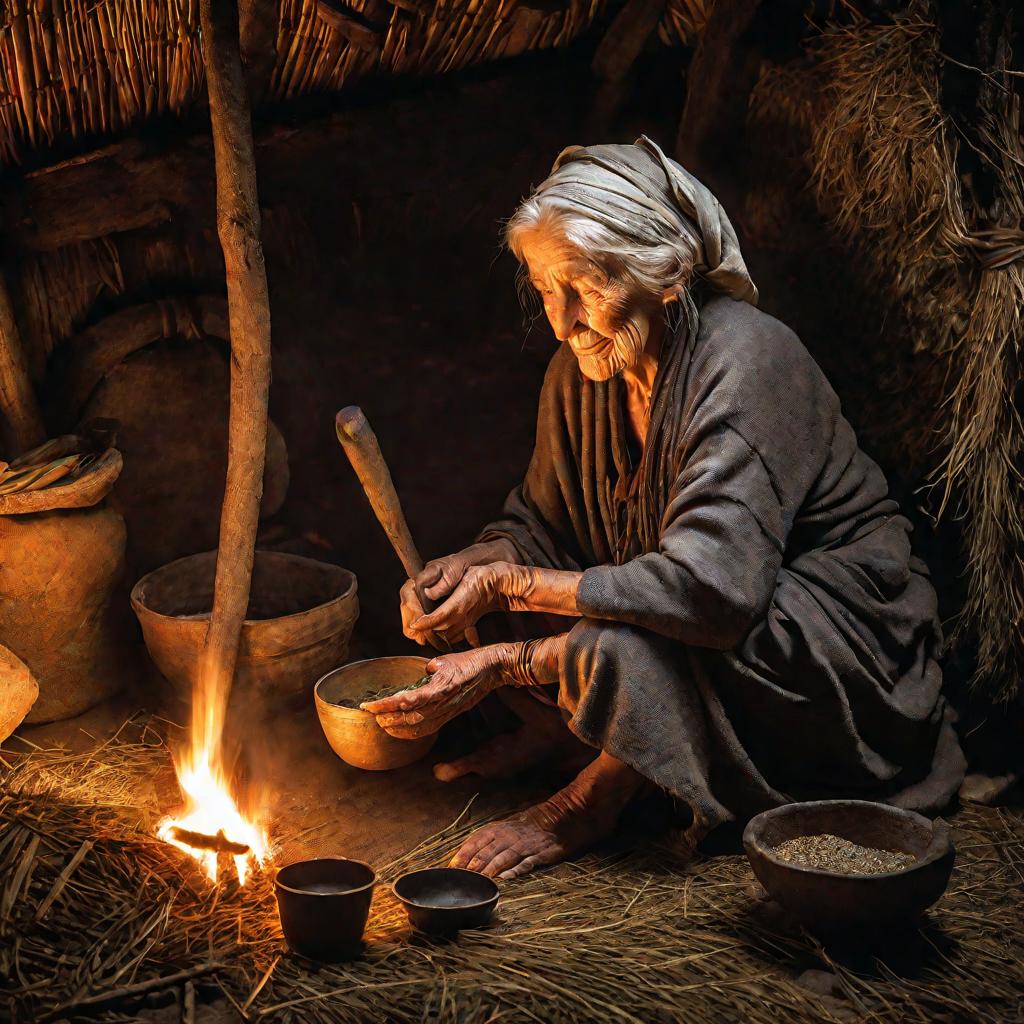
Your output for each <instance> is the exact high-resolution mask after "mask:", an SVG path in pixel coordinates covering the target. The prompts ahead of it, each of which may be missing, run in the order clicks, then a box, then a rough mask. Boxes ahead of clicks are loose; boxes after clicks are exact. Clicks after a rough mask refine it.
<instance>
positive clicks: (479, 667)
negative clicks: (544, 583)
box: [359, 644, 516, 740]
mask: <svg viewBox="0 0 1024 1024" xmlns="http://www.w3.org/2000/svg"><path fill="white" fill-rule="evenodd" d="M515 652H516V645H515V644H494V645H492V646H490V647H478V648H476V649H474V650H471V651H465V652H462V653H458V654H445V655H441V656H440V657H437V658H434V659H433V660H432V661H430V662H428V663H427V672H429V673H430V676H431V679H430V682H429V683H426V684H425V685H423V686H421V687H419V688H417V689H415V690H402V691H401V692H400V693H396V694H394V695H392V696H391V697H385V698H383V699H382V700H374V701H367V702H366V703H365V704H360V705H359V706H360V707H361V708H362V709H363V710H364V711H369V712H370V713H371V714H373V715H376V716H377V724H378V725H379V726H380V727H381V728H382V729H383V730H384V731H385V732H387V733H389V734H390V735H391V736H395V737H397V738H398V739H403V740H414V739H419V738H420V737H422V736H429V735H431V734H432V733H435V732H437V730H438V729H440V728H441V726H442V725H444V724H445V722H448V721H450V720H451V719H453V718H454V717H455V716H456V715H460V714H462V712H463V711H468V710H469V709H470V708H471V707H473V706H475V705H476V704H479V703H480V701H482V700H483V699H484V697H486V696H487V694H489V693H490V692H491V691H492V690H494V689H496V688H497V687H499V686H502V685H503V684H504V683H505V682H506V681H507V680H506V677H505V672H506V670H509V669H510V667H511V665H512V664H513V661H514V659H515Z"/></svg>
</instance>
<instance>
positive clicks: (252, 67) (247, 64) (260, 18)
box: [238, 0, 281, 106]
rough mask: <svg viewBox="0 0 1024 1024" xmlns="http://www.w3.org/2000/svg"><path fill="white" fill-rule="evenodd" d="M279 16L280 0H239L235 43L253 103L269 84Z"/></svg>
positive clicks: (261, 96)
mask: <svg viewBox="0 0 1024 1024" xmlns="http://www.w3.org/2000/svg"><path fill="white" fill-rule="evenodd" d="M280 19H281V4H280V0H238V44H239V48H240V49H241V51H242V67H243V68H244V70H245V81H246V84H247V85H248V87H249V96H250V98H251V101H252V105H253V106H256V105H257V104H258V103H259V102H260V100H262V99H263V97H264V96H265V95H266V93H267V90H268V89H269V87H270V76H271V74H272V73H273V71H274V65H275V64H276V63H277V28H278V23H279V21H280Z"/></svg>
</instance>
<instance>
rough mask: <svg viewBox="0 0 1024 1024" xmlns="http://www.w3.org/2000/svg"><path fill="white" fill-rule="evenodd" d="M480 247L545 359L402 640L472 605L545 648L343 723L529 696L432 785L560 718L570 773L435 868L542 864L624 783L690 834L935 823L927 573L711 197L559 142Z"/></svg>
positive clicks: (943, 728) (408, 721) (503, 658)
mask: <svg viewBox="0 0 1024 1024" xmlns="http://www.w3.org/2000/svg"><path fill="white" fill-rule="evenodd" d="M507 240H508V244H509V246H510V248H511V249H512V251H513V253H514V254H515V255H516V257H517V258H518V259H519V261H520V263H521V264H522V266H523V269H524V273H526V274H528V277H529V281H530V283H531V285H532V287H533V288H535V289H536V290H537V292H538V293H539V295H540V297H541V299H542V300H543V304H544V309H545V311H546V313H547V317H548V320H549V321H550V323H551V327H552V329H553V331H554V334H555V336H556V337H557V338H558V340H559V341H560V342H562V344H561V345H560V346H559V349H558V351H557V352H556V353H555V355H554V357H553V358H552V360H551V364H550V366H549V368H548V371H547V374H546V376H545V379H544V386H543V389H542V391H541V398H540V412H539V416H538V423H537V439H536V447H535V450H534V454H533V458H532V460H531V462H530V466H529V469H528V470H527V473H526V478H525V480H524V481H523V483H522V485H521V486H520V487H517V488H516V489H515V490H514V491H513V492H512V494H511V495H510V497H509V499H508V502H507V503H506V506H505V510H504V515H503V517H502V518H501V519H500V520H498V521H497V522H494V523H492V524H491V525H490V526H488V527H487V528H486V529H485V530H484V531H483V533H482V534H481V535H480V537H479V539H478V542H477V543H475V544H473V545H472V546H471V547H469V548H467V549H466V550H464V551H461V552H459V553H457V554H454V555H451V556H450V557H448V558H443V559H439V560H436V561H434V562H432V563H430V564H429V565H428V566H427V567H426V568H425V569H424V571H423V574H422V575H421V576H420V577H419V578H418V579H417V580H411V581H409V582H408V583H407V584H406V586H405V588H404V589H403V592H402V605H403V618H404V620H405V630H406V633H407V634H408V635H409V636H411V637H414V638H415V639H417V640H419V641H420V642H421V643H426V642H428V641H431V640H433V639H435V634H437V633H441V634H443V635H444V636H445V637H446V638H447V639H448V640H449V641H454V640H457V639H459V638H460V637H462V636H464V635H465V636H468V637H469V639H470V640H472V641H474V642H475V641H476V630H475V624H476V623H477V621H478V620H479V619H480V618H481V616H484V615H485V614H487V613H489V612H494V611H498V610H504V611H512V612H527V613H530V612H532V613H549V615H556V616H562V617H570V620H569V622H568V624H569V625H571V628H569V629H568V631H567V632H561V633H559V634H558V635H553V636H546V637H542V638H539V639H532V640H528V641H525V642H506V643H498V644H494V645H489V646H482V647H481V646H477V647H475V648H474V649H472V650H470V651H468V652H466V653H457V654H448V655H443V656H439V657H436V658H434V660H433V661H432V662H431V663H430V664H429V666H428V670H429V671H430V672H432V673H433V677H432V680H431V682H430V683H429V684H428V685H426V686H424V687H422V688H421V689H419V690H416V691H408V692H406V693H404V694H399V695H396V696H394V697H391V698H388V699H385V700H381V701H377V702H375V703H371V704H367V705H364V707H366V708H367V709H368V710H370V711H372V712H373V713H375V714H376V715H377V716H378V721H379V722H380V724H381V725H382V726H383V727H384V728H385V729H387V730H388V731H389V732H391V733H392V734H393V735H395V736H405V737H413V736H417V735H421V734H425V733H428V732H432V731H434V730H436V729H437V728H439V727H440V725H441V724H443V723H444V722H446V721H448V720H449V719H450V718H452V717H453V716H455V715H457V714H459V713H461V712H462V711H465V710H466V709H467V708H469V707H472V706H473V705H474V704H476V703H477V702H478V701H480V700H481V699H482V698H483V697H484V696H485V695H486V694H488V693H489V692H491V691H492V690H495V689H496V688H499V687H500V688H503V690H504V691H510V690H511V688H514V687H522V688H529V690H528V691H526V690H520V691H519V693H518V694H516V693H514V692H512V693H511V694H510V695H511V696H518V697H519V698H520V699H519V700H518V702H516V703H515V706H516V707H518V708H519V709H520V717H521V718H522V719H523V723H524V724H523V727H522V729H521V730H520V732H519V733H517V734H515V735H514V736H512V737H511V738H510V737H499V738H498V739H497V740H495V741H494V742H493V743H492V744H491V746H490V747H489V748H485V749H483V750H481V751H479V752H477V753H476V754H473V755H470V756H469V757H468V758H463V759H462V760H461V761H456V762H453V763H452V764H448V765H439V766H438V767H437V769H435V771H436V774H437V775H438V777H439V778H442V779H448V778H454V777H457V776H459V775H461V774H464V773H466V772H469V771H475V772H478V773H480V774H483V775H498V774H501V773H502V771H505V770H511V769H514V768H516V767H520V766H522V765H523V764H525V763H527V762H529V761H530V760H539V759H541V758H543V757H545V756H549V755H551V754H552V753H553V752H555V751H556V750H560V749H564V745H563V744H562V743H561V738H560V736H559V732H560V731H562V732H563V733H564V734H565V736H568V732H567V730H566V729H565V725H567V726H568V730H571V732H572V734H574V736H575V737H576V738H577V739H578V741H582V743H583V744H586V745H587V747H589V748H592V749H593V751H595V752H596V756H593V757H592V759H590V760H589V763H587V764H586V765H585V767H583V769H582V770H581V771H580V772H579V774H578V775H577V776H576V778H575V779H573V781H572V782H571V783H570V784H569V785H568V786H566V787H565V788H564V789H562V790H561V791H559V792H558V793H556V794H555V795H554V796H552V797H551V798H550V799H549V800H547V801H545V802H544V803H542V804H540V805H539V806H537V807H534V808H531V809H530V810H529V811H527V812H526V813H525V814H521V815H519V816H517V817H515V818H513V819H510V820H508V821H505V822H500V823H498V824H494V825H489V826H487V827H485V828H482V829H480V830H478V831H477V832H475V833H474V834H473V835H472V836H471V837H470V838H469V839H468V840H467V842H466V843H465V844H464V845H463V847H462V849H461V850H460V851H459V852H458V853H457V854H456V857H455V859H454V861H453V863H455V864H457V865H460V866H464V867H466V866H468V867H470V868H474V869H476V870H479V871H482V872H484V873H485V874H488V875H500V876H501V877H503V878H509V877H514V876H516V875H519V874H522V873H524V872H526V871H528V870H530V869H531V868H533V867H535V866H537V865H541V864H552V863H555V862H557V861H559V860H561V859H564V858H566V857H568V856H571V855H572V854H573V853H574V852H576V851H578V850H580V849H582V848H583V847H585V846H587V845H588V844H591V843H592V842H594V841H595V840H597V839H599V838H600V837H602V836H603V835H605V834H607V833H608V832H610V831H611V830H612V829H613V828H614V827H615V824H616V821H617V819H618V818H619V816H620V814H621V812H622V811H623V809H624V808H625V807H626V805H627V804H628V803H629V801H630V800H631V799H632V798H633V797H634V796H636V795H637V794H638V793H639V792H640V791H641V789H643V788H645V787H647V786H649V785H650V784H653V785H654V786H656V787H659V788H660V789H662V790H664V791H667V792H668V793H669V794H671V795H672V796H674V797H675V798H677V800H679V801H683V802H684V803H685V804H687V805H689V808H690V809H691V811H692V826H691V829H690V836H691V838H692V839H693V840H696V839H698V838H700V837H701V836H702V835H704V834H705V833H706V832H707V831H708V830H709V829H711V828H713V827H715V826H716V825H719V824H721V823H723V822H727V821H743V820H745V819H746V818H748V817H749V816H751V815H752V814H754V813H756V812H758V811H760V810H763V809H765V808H767V807H771V806H774V805H777V804H780V803H785V802H787V801H791V800H801V799H813V798H822V797H831V796H839V795H845V796H852V797H863V798H869V799H877V800H887V801H889V802H891V803H894V804H897V805H899V806H902V807H910V808H917V809H925V810H927V809H937V808H938V807H940V806H941V805H942V804H943V803H945V802H946V801H947V800H948V799H949V798H950V797H951V795H952V794H953V793H954V792H955V791H956V788H957V785H958V784H959V781H960V779H961V777H962V775H963V758H962V755H961V753H960V749H959V746H958V745H957V741H956V738H955V735H954V734H953V732H952V729H951V727H950V725H949V724H948V720H947V719H948V715H947V713H946V707H945V703H944V701H943V699H942V697H941V696H940V689H941V685H942V675H941V671H940V669H939V665H938V664H937V662H936V654H937V652H938V650H939V644H940V633H939V627H938V623H937V621H936V597H935V593H934V591H933V589H932V587H931V584H930V583H929V581H928V578H927V570H926V569H925V566H924V565H923V564H922V563H921V562H920V561H918V560H917V559H916V558H914V557H913V556H912V555H911V551H910V543H909V533H910V529H911V528H910V524H909V523H908V522H907V520H906V519H904V518H903V517H902V516H900V515H899V514H898V511H897V506H896V503H895V502H894V501H892V500H891V499H890V498H889V497H888V494H887V485H886V481H885V478H884V477H883V475H882V473H881V471H880V470H879V468H878V466H876V465H875V463H874V462H872V460H871V459H870V458H868V457H867V456H866V455H865V454H864V453H863V452H862V451H861V450H860V449H859V448H858V446H857V440H856V438H855V436H854V433H853V430H852V429H851V427H850V425H849V424H848V423H847V422H846V420H845V419H844V418H843V416H842V414H841V412H840V408H839V401H838V399H837V398H836V395H835V393H834V392H833V391H832V389H831V387H830V386H829V385H828V382H827V381H826V380H825V378H824V376H823V375H822V372H821V370H820V369H819V368H818V366H817V365H816V363H815V362H814V360H813V359H812V358H811V357H810V355H809V354H808V353H807V351H806V350H805V349H804V347H803V345H801V343H800V342H799V340H798V339H797V338H796V337H795V336H794V334H793V333H792V332H791V331H790V330H788V329H787V328H786V327H785V326H784V325H783V324H781V323H779V322H778V321H777V320H775V319H773V318H772V317H770V316H768V315H766V314H764V313H761V312H759V311H758V309H757V308H756V306H755V302H756V299H757V291H756V289H755V288H754V285H753V283H752V282H751V280H750V277H749V275H748V273H747V269H746V266H745V264H744V262H743V258H742V256H741V254H740V251H739V247H738V244H737V240H736V235H735V233H734V231H733V229H732V225H731V224H730V223H729V220H728V218H727V217H726V215H725V213H724V212H723V211H722V209H721V207H720V206H719V204H718V202H717V200H716V199H715V197H714V196H713V195H711V193H710V192H709V191H708V190H707V189H706V188H705V187H704V186H703V185H701V184H700V182H698V181H697V180H696V179H695V178H693V177H692V176H691V175H690V174H688V173H687V172H686V171H684V170H683V169H682V168H681V167H679V165H678V164H676V163H674V162H673V161H671V160H669V159H668V158H667V157H666V156H665V155H664V154H663V153H662V151H661V150H660V149H659V148H658V147H657V146H656V145H655V144H654V143H652V142H651V141H650V140H648V139H646V138H641V139H639V140H638V141H637V142H636V143H635V144H634V145H632V146H593V147H589V148H581V147H574V148H571V149H567V150H565V151H564V152H563V153H562V154H561V155H560V156H559V158H558V160H557V162H556V164H555V166H554V168H553V170H552V173H551V175H550V177H548V179H547V180H546V181H545V182H544V183H543V184H542V185H541V186H540V187H539V188H538V189H537V190H536V192H535V193H534V194H533V195H532V196H530V198H529V199H527V200H526V201H525V202H524V203H523V204H522V205H521V206H520V208H519V209H518V210H517V212H516V214H515V216H513V218H512V219H511V221H510V222H509V224H508V227H507ZM421 594H422V595H425V596H426V597H427V598H429V599H431V600H432V601H438V602H441V603H440V604H439V606H438V607H437V608H436V609H435V610H434V611H432V612H431V613H430V614H424V613H423V607H422V604H421V601H420V597H419V595H421ZM572 619H575V622H572V621H571V620H572ZM537 621H538V622H548V621H550V620H549V619H548V618H547V617H545V616H537ZM554 684H557V708H555V707H554V706H553V704H554V702H553V701H552V702H551V706H550V707H547V706H545V704H544V701H545V699H547V698H546V694H547V693H550V692H551V691H552V690H553V689H554ZM545 688H546V689H545ZM527 692H529V693H530V694H531V695H533V696H536V697H539V698H540V699H539V700H529V699H527V700H525V701H524V700H523V697H524V696H525V694H526V693H527ZM559 709H560V711H559ZM563 723H565V724H563Z"/></svg>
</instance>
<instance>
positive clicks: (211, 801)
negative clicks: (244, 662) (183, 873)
mask: <svg viewBox="0 0 1024 1024" xmlns="http://www.w3.org/2000/svg"><path fill="white" fill-rule="evenodd" d="M211 679H213V680H215V679H216V677H215V675H213V674H212V673H210V672H203V673H201V674H200V677H199V679H198V680H197V685H196V686H195V689H194V692H193V700H192V730H191V736H190V743H189V746H188V748H187V749H186V750H185V751H183V752H182V753H181V754H180V756H178V757H176V758H175V770H176V771H177V773H178V783H179V785H180V786H181V790H182V793H183V794H184V796H185V807H184V809H183V812H182V814H181V816H180V817H169V818H165V819H164V820H163V821H162V822H161V823H160V825H159V826H158V827H157V832H156V834H157V837H158V838H160V839H163V840H165V841H166V842H168V843H170V844H171V845H172V846H176V847H177V848H178V849H179V850H183V851H184V852H185V853H187V854H189V855H190V856H192V857H194V858H195V859H196V860H197V861H199V863H200V864H201V865H202V867H203V869H204V870H205V872H206V875H207V877H208V878H209V879H210V881H211V882H214V883H216V881H217V851H216V850H198V849H196V848H195V847H192V846H189V845H188V844H187V843H184V842H181V841H180V840H178V839H176V838H174V837H173V836H172V834H171V830H172V829H174V828H176V827H177V828H181V829H186V830H187V831H189V832H199V833H201V834H203V835H207V836H216V835H217V833H218V832H221V833H223V835H224V837H225V838H226V839H229V840H230V841H231V842H235V843H244V844H245V845H247V846H248V847H249V852H248V853H242V854H237V855H232V858H231V859H232V860H233V861H234V863H235V871H236V873H237V874H238V881H239V884H241V885H244V884H245V880H246V878H247V877H248V874H249V870H250V867H251V866H252V864H253V862H255V863H256V864H257V865H262V864H263V863H264V862H265V861H266V859H267V857H268V853H269V842H268V839H267V835H266V832H265V831H264V830H263V828H262V827H261V826H260V824H259V822H258V821H257V820H255V819H250V818H247V817H245V815H243V813H242V811H241V810H239V807H238V804H237V803H236V802H235V798H234V797H233V796H232V794H231V786H230V783H229V780H228V776H227V772H225V770H224V768H223V765H222V763H221V737H222V734H223V731H224V718H225V714H226V711H227V697H228V694H229V691H230V687H225V686H219V685H217V684H216V682H215V681H214V683H213V685H211V684H210V680H211Z"/></svg>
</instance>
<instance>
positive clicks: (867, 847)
mask: <svg viewBox="0 0 1024 1024" xmlns="http://www.w3.org/2000/svg"><path fill="white" fill-rule="evenodd" d="M743 846H744V848H745V850H746V853H747V858H748V859H749V861H750V866H751V867H752V868H753V871H754V875H755V876H756V877H757V880H758V881H759V882H760V883H761V885H762V886H763V887H764V889H765V890H766V891H767V893H768V895H769V896H771V897H772V898H773V899H774V900H775V901H776V902H777V903H779V904H780V905H781V906H782V907H783V908H785V909H786V910H788V911H789V912H790V913H791V914H792V915H793V916H794V917H795V918H796V919H797V920H798V921H799V922H800V923H801V924H802V925H804V926H805V927H807V928H808V929H810V930H811V931H814V932H820V933H830V934H835V933H840V932H851V931H854V932H870V931H874V930H876V929H879V928H885V927H887V926H891V925H893V924H896V923H899V922H906V921H912V920H913V919H915V918H917V917H919V916H920V915H921V914H922V913H924V911H925V910H927V908H928V907H930V906H931V905H932V904H933V903H935V902H936V900H938V899H939V897H941V896H942V894H943V893H944V892H945V891H946V886H947V885H948V884H949V876H950V873H951V872H952V870H953V861H954V859H955V857H956V850H955V849H954V846H953V842H952V840H951V838H950V835H949V827H948V826H947V825H946V823H945V822H944V821H942V820H941V819H936V820H935V821H931V820H930V819H928V818H925V817H923V816H922V815H920V814H915V813H914V812H912V811H905V810H902V809H901V808H898V807H892V806H890V805H889V804H879V803H872V802H870V801H866V800H818V801H814V802H811V803H799V804H785V805H783V806H782V807H776V808H773V809H772V810H769V811H764V812H762V813H761V814H758V815H757V816H756V817H754V818H752V819H751V820H750V822H749V823H748V825H747V827H746V829H745V830H744V832H743Z"/></svg>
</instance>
